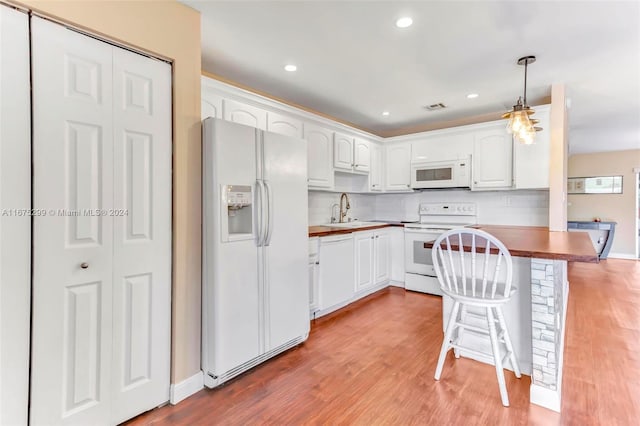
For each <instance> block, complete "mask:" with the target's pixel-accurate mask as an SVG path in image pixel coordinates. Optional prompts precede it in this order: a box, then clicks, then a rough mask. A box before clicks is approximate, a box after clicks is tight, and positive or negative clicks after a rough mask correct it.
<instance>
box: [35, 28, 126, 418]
mask: <svg viewBox="0 0 640 426" xmlns="http://www.w3.org/2000/svg"><path fill="white" fill-rule="evenodd" d="M31 29H32V46H33V52H32V61H33V76H32V78H33V179H34V187H33V201H34V208H35V209H47V210H51V211H52V213H53V214H48V215H47V216H38V217H35V218H34V229H33V233H34V234H33V241H34V242H33V244H34V246H33V337H32V344H33V349H32V367H31V368H32V376H31V377H32V382H31V422H32V424H35V425H39V424H108V423H109V418H110V413H111V411H110V410H111V407H110V399H111V374H112V369H111V352H112V350H111V346H112V345H111V342H112V285H111V282H112V270H113V263H112V261H113V256H112V251H113V242H112V236H113V217H111V216H109V215H97V214H96V215H91V213H94V212H95V211H99V210H100V209H109V208H111V207H112V204H113V203H112V198H113V167H112V164H113V133H112V128H113V121H112V117H113V113H112V107H113V106H112V87H111V86H112V47H111V46H110V45H108V44H105V43H102V42H100V41H97V40H94V39H92V38H89V37H86V36H84V35H81V34H79V33H76V32H73V31H70V30H67V29H65V28H64V27H61V26H59V25H56V24H53V23H51V22H48V21H45V20H42V19H37V18H33V19H32V27H31ZM64 213H69V214H71V215H70V216H64V215H63V214H64Z"/></svg>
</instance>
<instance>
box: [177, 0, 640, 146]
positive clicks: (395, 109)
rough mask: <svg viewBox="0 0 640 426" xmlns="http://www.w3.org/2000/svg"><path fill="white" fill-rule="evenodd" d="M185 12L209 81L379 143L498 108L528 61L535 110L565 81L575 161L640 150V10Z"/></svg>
mask: <svg viewBox="0 0 640 426" xmlns="http://www.w3.org/2000/svg"><path fill="white" fill-rule="evenodd" d="M183 3H185V4H187V5H189V6H191V7H193V8H195V9H198V10H200V11H201V12H202V61H203V64H202V66H203V69H204V70H206V71H209V72H212V73H215V74H218V75H220V76H223V77H225V78H228V79H230V80H233V81H236V82H238V83H241V84H244V85H247V86H250V87H253V88H255V89H258V90H260V91H263V92H266V93H269V94H271V95H274V96H277V97H280V98H283V99H286V100H288V101H290V102H294V103H297V104H300V105H303V106H305V107H308V108H312V109H314V110H317V111H319V112H322V113H325V114H329V115H332V116H334V117H337V118H340V119H342V120H346V121H348V122H351V123H354V124H356V125H357V126H360V127H362V128H365V129H370V130H371V131H372V132H374V133H380V134H384V133H393V132H394V131H398V130H401V129H403V128H408V127H413V126H419V125H424V124H433V123H438V122H443V121H449V120H456V119H461V118H464V117H470V116H476V115H482V114H487V113H492V112H498V111H503V110H506V109H508V108H510V106H511V105H513V103H514V102H515V101H516V99H517V97H518V96H519V95H521V94H522V91H523V88H522V85H523V78H524V69H523V67H521V66H518V65H517V64H516V61H517V59H518V58H519V57H520V56H524V55H536V56H537V62H536V63H534V64H533V65H530V66H529V81H528V86H529V87H528V98H529V103H530V104H532V105H535V104H536V103H539V102H541V101H542V100H544V99H545V98H547V97H548V96H549V95H550V93H551V84H552V83H565V84H566V87H567V92H568V95H569V97H570V100H571V109H570V111H569V114H570V115H569V123H570V137H569V140H570V150H571V152H572V153H578V152H595V151H609V150H621V149H638V148H640V2H638V1H624V2H615V1H534V2H530V1H526V2H525V1H511V2H506V1H498V2H488V1H468V2H461V1H421V2H418V1H416V2H400V1H332V2H329V1H305V2H303V1H266V0H263V1H193V0H186V1H183ZM405 15H408V16H411V17H412V18H413V22H414V23H413V25H412V26H411V27H409V28H406V29H398V28H396V27H395V25H394V22H395V20H396V19H397V18H398V17H400V16H405ZM288 63H293V64H296V65H297V66H298V71H297V72H295V73H289V72H285V71H284V69H283V67H284V65H285V64H288ZM472 92H475V93H479V94H480V96H479V97H478V98H476V99H467V98H466V95H467V94H468V93H472ZM547 99H548V98H547ZM437 102H443V103H444V104H446V105H447V106H448V108H447V109H446V110H441V111H435V112H428V111H426V110H425V109H424V108H423V107H424V106H425V105H428V104H432V103H437ZM384 110H387V111H389V112H390V115H389V116H388V117H383V116H382V111H384Z"/></svg>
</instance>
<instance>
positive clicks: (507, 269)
mask: <svg viewBox="0 0 640 426" xmlns="http://www.w3.org/2000/svg"><path fill="white" fill-rule="evenodd" d="M469 241H470V242H471V245H470V247H469V246H468V245H467V247H465V244H467V243H468V242H469ZM469 248H470V250H469ZM431 256H432V259H433V267H434V269H435V271H436V276H437V277H438V282H439V283H440V288H441V289H442V292H443V293H444V295H445V296H448V297H451V299H453V302H454V303H453V308H452V310H451V314H450V316H449V322H448V323H447V327H446V331H445V335H444V339H443V341H442V347H441V348H440V356H439V357H438V364H437V366H436V372H435V375H434V378H435V379H436V380H440V376H441V375H442V368H443V367H444V361H445V358H446V355H447V352H448V351H449V349H453V351H454V355H455V357H456V358H459V357H460V351H464V352H465V353H467V352H468V353H471V354H474V355H475V356H477V357H480V358H481V359H486V360H488V361H490V362H491V361H493V363H494V365H495V369H496V377H497V379H498V388H499V390H500V398H501V400H502V404H503V405H504V406H505V407H508V406H509V396H508V394H507V387H506V384H505V379H504V371H503V368H502V366H503V365H504V363H505V362H510V363H511V366H512V368H513V371H514V373H515V375H516V377H518V378H520V377H521V374H520V366H519V365H518V360H517V359H516V355H515V353H514V350H513V344H512V343H511V338H510V337H509V331H508V329H507V324H506V323H505V319H504V314H503V312H502V306H503V305H504V304H505V303H508V302H509V301H510V300H511V298H512V297H513V296H514V295H515V294H516V292H517V289H516V287H514V286H513V285H512V282H511V281H512V278H513V261H512V259H511V254H510V253H509V250H507V248H506V247H505V246H504V244H503V243H502V242H501V241H500V240H498V239H497V238H495V237H494V236H493V235H491V234H489V233H487V232H484V231H481V230H479V229H470V228H469V229H467V228H465V229H453V230H450V231H447V232H445V233H443V234H441V235H440V236H439V237H438V239H437V240H436V241H435V242H434V244H433V249H432V251H431ZM468 306H473V307H475V308H484V309H485V312H486V322H487V328H486V329H485V328H484V327H479V326H477V325H471V324H469V323H468V322H466V321H465V319H466V317H467V307H468ZM471 314H472V313H471V312H469V315H471ZM481 318H482V317H481ZM465 331H471V332H474V333H479V334H482V335H488V336H489V340H490V341H491V350H492V354H485V353H482V352H479V351H476V350H475V349H473V348H468V347H465V346H463V345H462V336H463V335H464V333H465ZM502 345H504V346H505V348H506V349H505V350H504V351H502V349H501V346H502ZM503 352H504V354H503ZM492 356H493V360H492V359H491V357H492Z"/></svg>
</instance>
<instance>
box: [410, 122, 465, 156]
mask: <svg viewBox="0 0 640 426" xmlns="http://www.w3.org/2000/svg"><path fill="white" fill-rule="evenodd" d="M473 134H474V131H473V129H465V130H464V131H461V132H455V133H444V134H435V135H432V136H428V137H427V138H426V139H424V140H420V141H415V142H412V144H411V162H412V163H425V162H430V161H448V160H460V159H463V158H467V157H469V156H470V155H471V153H472V152H473Z"/></svg>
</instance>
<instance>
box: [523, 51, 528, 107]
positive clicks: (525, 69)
mask: <svg viewBox="0 0 640 426" xmlns="http://www.w3.org/2000/svg"><path fill="white" fill-rule="evenodd" d="M527 66H529V60H528V59H526V60H525V61H524V106H525V107H526V106H527V105H528V104H527Z"/></svg>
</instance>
